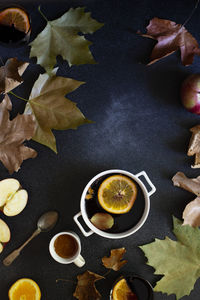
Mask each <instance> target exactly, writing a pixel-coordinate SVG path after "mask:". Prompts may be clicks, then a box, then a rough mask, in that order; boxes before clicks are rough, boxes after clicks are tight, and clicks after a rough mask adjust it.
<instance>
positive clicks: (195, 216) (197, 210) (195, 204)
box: [183, 197, 200, 227]
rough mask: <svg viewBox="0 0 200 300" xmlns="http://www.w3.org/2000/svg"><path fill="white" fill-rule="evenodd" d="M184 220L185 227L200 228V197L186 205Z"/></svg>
mask: <svg viewBox="0 0 200 300" xmlns="http://www.w3.org/2000/svg"><path fill="white" fill-rule="evenodd" d="M183 219H184V222H183V225H187V224H188V225H190V226H193V227H199V226H200V197H197V198H195V199H194V200H193V201H191V202H190V203H188V205H186V207H185V209H184V211H183Z"/></svg>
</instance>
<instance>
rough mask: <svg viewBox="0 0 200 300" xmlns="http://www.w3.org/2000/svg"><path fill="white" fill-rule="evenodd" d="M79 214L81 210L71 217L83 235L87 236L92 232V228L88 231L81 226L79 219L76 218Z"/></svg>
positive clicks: (80, 214)
mask: <svg viewBox="0 0 200 300" xmlns="http://www.w3.org/2000/svg"><path fill="white" fill-rule="evenodd" d="M80 216H82V213H81V212H79V213H78V214H76V215H75V216H74V218H73V219H74V222H75V223H76V224H77V225H78V227H79V229H80V231H81V232H82V234H83V235H84V236H86V237H88V236H90V235H92V234H93V233H94V232H93V231H92V230H90V231H85V229H84V228H83V226H82V225H81V223H80V222H79V220H78V218H79V217H80Z"/></svg>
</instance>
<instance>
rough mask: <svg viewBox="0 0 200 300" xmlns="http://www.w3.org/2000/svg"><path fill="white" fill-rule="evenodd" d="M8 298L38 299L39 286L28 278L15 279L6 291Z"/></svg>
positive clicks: (11, 299)
mask: <svg viewBox="0 0 200 300" xmlns="http://www.w3.org/2000/svg"><path fill="white" fill-rule="evenodd" d="M8 297H9V300H40V299H41V292H40V288H39V286H38V285H37V283H36V282H35V281H33V280H32V279H29V278H22V279H19V280H17V281H16V282H15V283H14V284H13V285H12V286H11V288H10V290H9V292H8Z"/></svg>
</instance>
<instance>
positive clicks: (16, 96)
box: [9, 91, 28, 102]
mask: <svg viewBox="0 0 200 300" xmlns="http://www.w3.org/2000/svg"><path fill="white" fill-rule="evenodd" d="M9 94H11V95H13V96H15V97H16V98H19V99H20V100H23V101H26V102H28V100H27V99H25V98H22V97H20V96H18V95H16V94H15V93H13V92H11V91H10V92H9Z"/></svg>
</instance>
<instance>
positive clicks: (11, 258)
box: [3, 228, 41, 266]
mask: <svg viewBox="0 0 200 300" xmlns="http://www.w3.org/2000/svg"><path fill="white" fill-rule="evenodd" d="M40 232H41V229H40V228H37V229H36V230H35V231H34V233H33V234H32V235H31V237H30V238H29V239H28V240H27V241H26V242H25V243H24V244H23V245H22V246H21V247H19V248H18V249H16V250H14V251H13V252H11V253H10V254H9V255H8V256H7V257H6V258H5V259H4V260H3V264H4V266H10V265H11V263H12V262H13V261H14V260H15V259H16V258H17V257H18V256H19V255H20V252H21V251H22V249H23V248H24V247H25V246H26V245H27V244H28V243H29V242H30V241H31V240H32V239H33V238H34V237H36V236H37V235H38V234H39V233H40Z"/></svg>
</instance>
